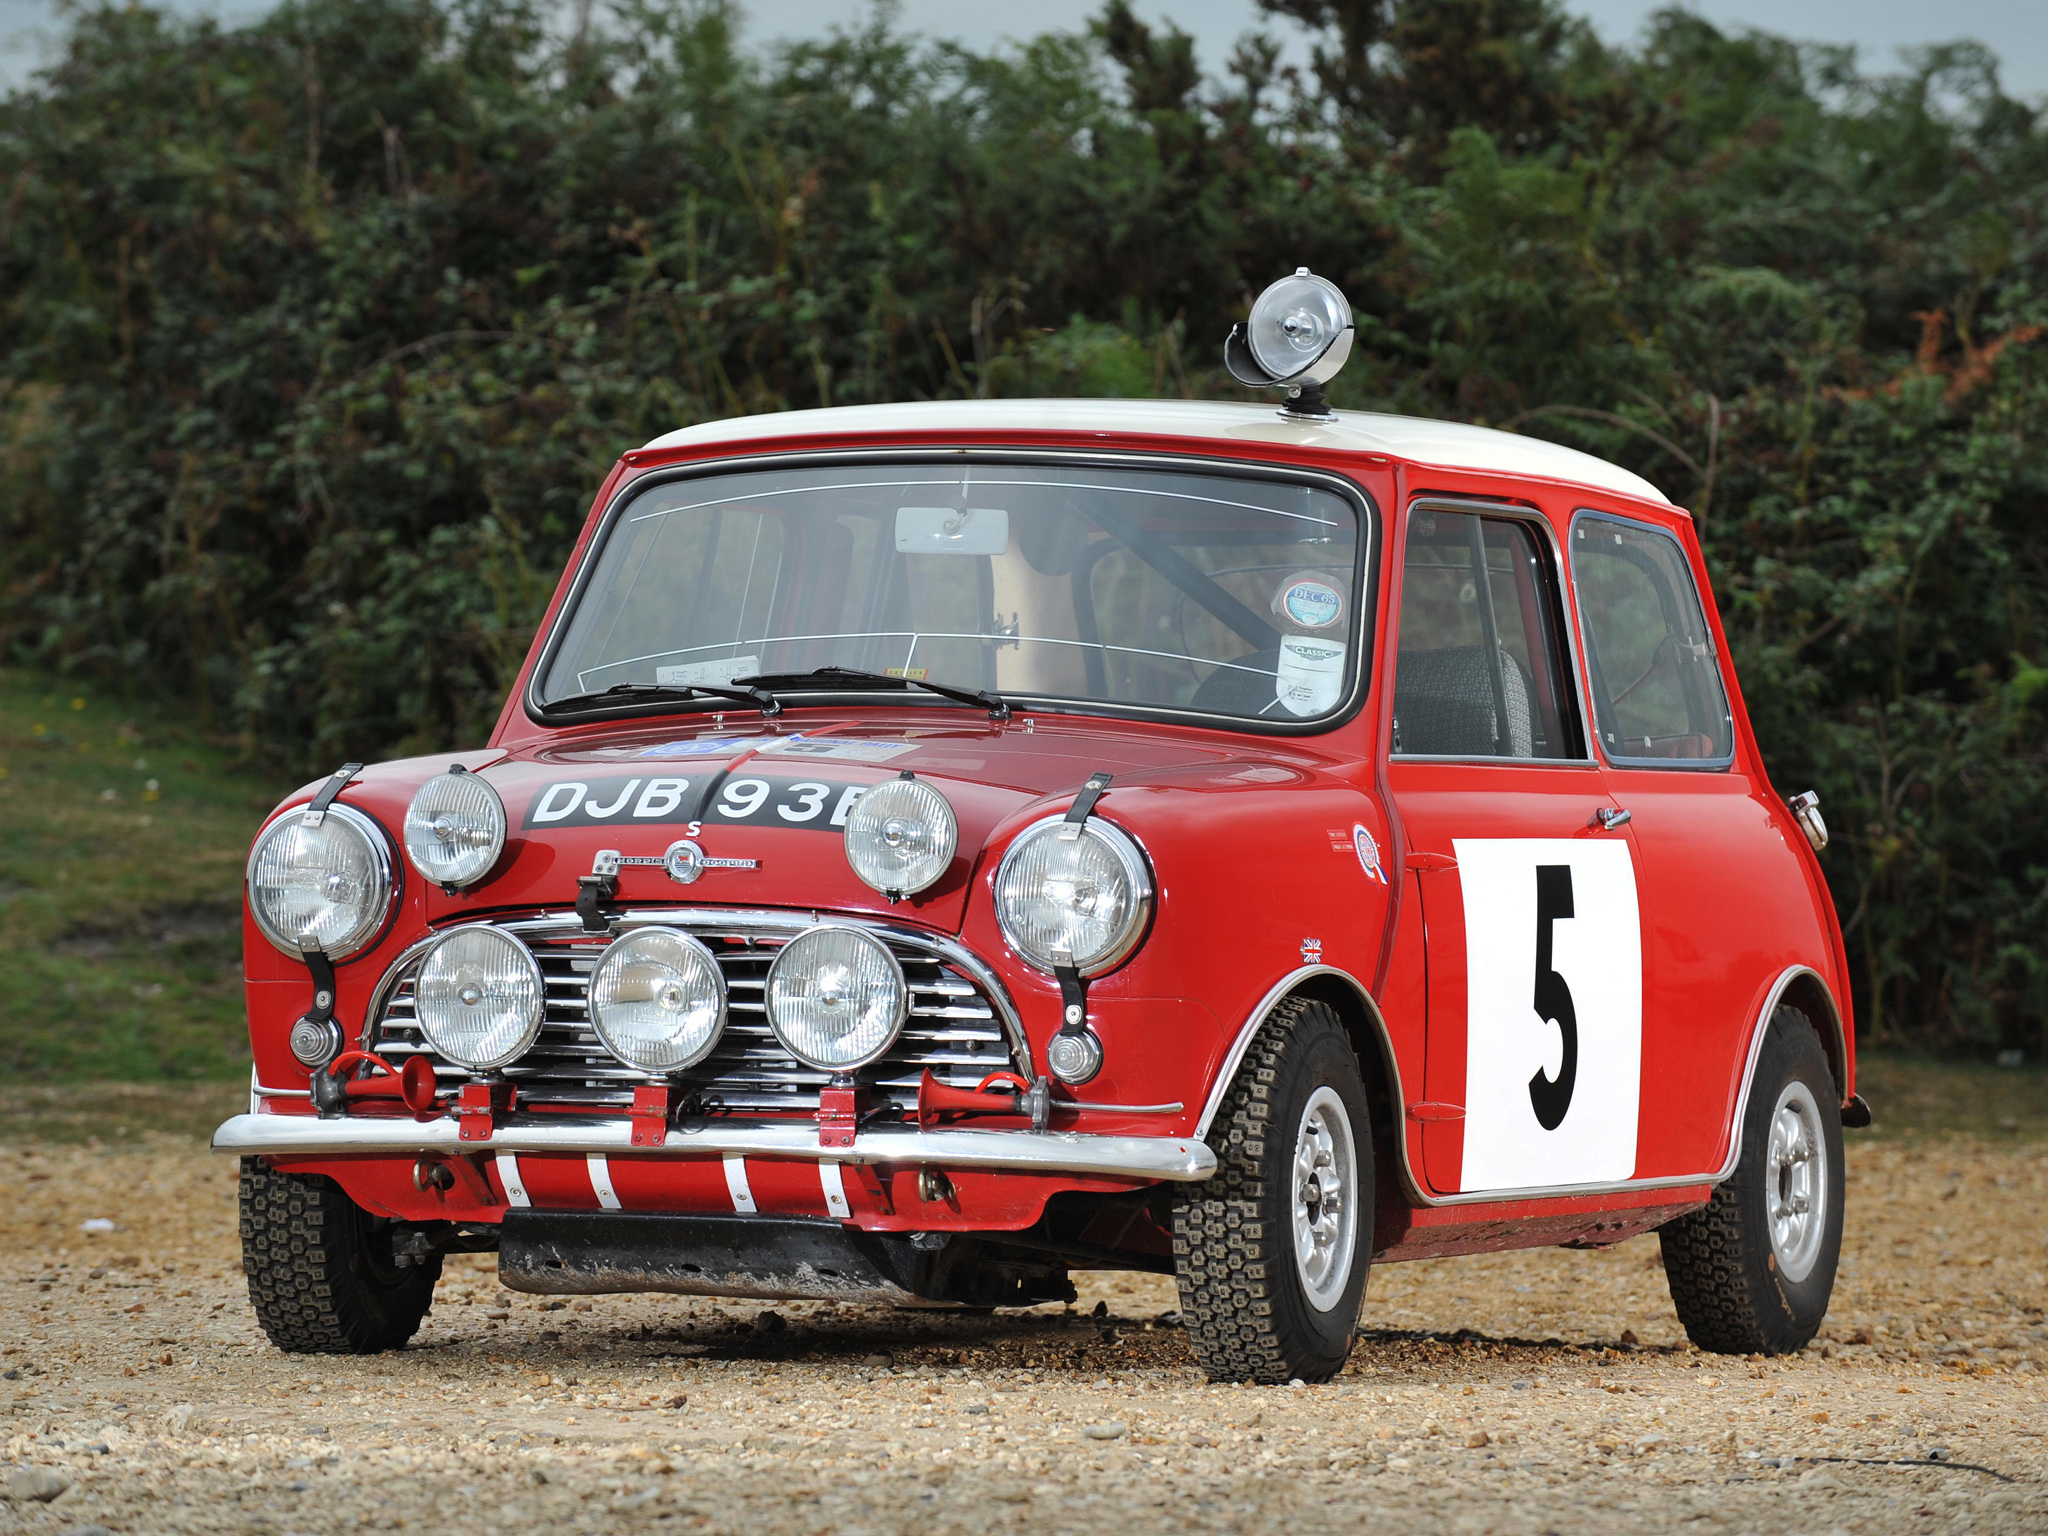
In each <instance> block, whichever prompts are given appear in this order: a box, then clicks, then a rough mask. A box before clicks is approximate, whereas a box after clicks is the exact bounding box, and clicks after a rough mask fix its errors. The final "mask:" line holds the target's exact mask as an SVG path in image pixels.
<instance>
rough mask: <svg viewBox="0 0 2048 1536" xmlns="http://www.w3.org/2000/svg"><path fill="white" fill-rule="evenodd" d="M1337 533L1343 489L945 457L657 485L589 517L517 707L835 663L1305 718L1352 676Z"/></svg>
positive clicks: (1351, 627)
mask: <svg viewBox="0 0 2048 1536" xmlns="http://www.w3.org/2000/svg"><path fill="white" fill-rule="evenodd" d="M1360 540H1361V529H1360V513H1359V509H1358V507H1357V506H1356V505H1355V504H1354V503H1353V502H1352V501H1351V500H1350V499H1349V498H1347V497H1345V496H1343V495H1340V494H1338V493H1337V492H1336V491H1334V490H1332V489H1329V488H1328V487H1327V486H1325V485H1321V484H1310V483H1307V482H1304V481H1300V480H1289V479H1285V478H1280V477H1277V476H1269V475H1259V474H1230V473H1224V472H1216V473H1207V472H1201V471H1189V470H1185V469H1179V468H1175V469H1166V468H1158V469H1152V468H1142V467H1108V466H1097V465H1076V464H1019V463H1005V462H995V461H965V462H963V461H962V460H960V459H958V458H956V459H953V460H951V461H950V462H948V463H947V464H945V465H943V466H939V465H906V464H873V465H865V466H863V465H858V464H844V463H839V464H833V465H830V466H817V465H812V466H808V467H794V466H792V467H789V468H775V469H764V470H754V471H750V472H746V473H740V474H725V475H710V476H705V475H698V476H692V477H690V478H685V479H675V480H669V481H666V482H664V483H659V484H656V485H653V486H650V487H649V488H647V489H646V490H644V491H641V492H640V493H639V494H638V495H636V496H634V497H633V498H632V499H631V500H629V501H628V502H626V503H625V504H624V505H623V506H622V507H621V508H620V509H619V510H618V512H617V514H616V515H615V517H614V518H613V520H612V521H611V522H610V524H609V525H608V528H607V532H606V534H605V537H604V540H603V543H602V546H601V548H600V549H599V551H598V553H597V555H596V557H595V564H594V566H593V568H592V569H591V571H590V573H589V576H588V579H587V580H585V581H584V582H582V583H581V584H580V586H579V588H578V595H577V597H576V598H575V600H574V605H573V607H572V608H571V609H570V610H569V611H568V612H567V613H566V614H565V615H564V618H563V620H562V622H561V625H560V627H559V628H558V630H557V636H558V639H557V641H556V643H555V644H554V645H553V646H552V648H551V651H550V653H549V657H548V660H547V662H546V663H545V666H544V670H543V671H542V673H541V675H540V679H539V681H538V683H537V685H536V687H535V690H534V702H535V703H536V704H537V705H539V706H540V707H541V708H543V709H545V708H546V707H547V706H548V705H549V704H550V703H551V702H557V701H562V700H567V699H570V698H575V697H579V696H585V695H589V694H593V693H602V692H603V691H604V690H606V689H608V688H613V687H616V686H618V685H619V684H643V685H656V686H661V685H666V686H669V687H676V688H682V687H689V686H693V685H704V686H726V685H729V684H730V683H731V682H732V681H733V680H734V679H735V678H746V677H752V676H757V675H767V674H790V673H807V672H811V671H814V670H816V669H818V668H821V667H847V668H858V669H861V670H863V671H868V672H880V673H887V674H889V675H891V676H896V677H905V678H918V679H924V680H927V681H930V682H933V683H941V684H947V685H950V686H953V687H958V688H971V689H985V690H991V691H993V692H996V693H999V694H1001V695H1003V696H1004V697H1005V698H1008V699H1010V700H1013V701H1015V700H1020V699H1039V700H1045V701H1048V702H1052V703H1060V702H1069V701H1071V702H1077V703H1085V704H1090V705H1097V706H1111V707H1115V706H1124V707H1130V708H1133V709H1145V710H1177V711H1192V712H1197V713H1201V714H1210V715H1224V716H1234V717H1239V718H1242V719H1246V720H1264V721H1278V722H1295V723H1300V722H1307V721H1311V720H1314V719H1316V718H1318V717H1321V716H1326V715H1329V714H1331V713H1332V712H1334V711H1336V710H1337V709H1338V708H1339V707H1340V706H1341V705H1342V704H1343V702H1344V701H1345V699H1347V698H1348V697H1349V696H1350V693H1351V689H1352V682H1353V679H1354V677H1355V676H1356V675H1357V669H1358V664H1359V658H1358V656H1357V655H1356V654H1355V652H1356V649H1357V637H1358V636H1359V635H1360V634H1362V633H1364V630H1363V627H1362V626H1361V625H1360V623H1359V622H1358V615H1357V613H1356V612H1355V611H1354V610H1355V607H1356V593H1357V572H1358V570H1359V569H1360V560H1359V546H1360ZM775 686H776V688H777V689H778V691H782V692H790V691H798V690H797V689H796V688H795V685H791V684H786V683H781V682H778V683H777V684H775ZM934 702H936V701H934Z"/></svg>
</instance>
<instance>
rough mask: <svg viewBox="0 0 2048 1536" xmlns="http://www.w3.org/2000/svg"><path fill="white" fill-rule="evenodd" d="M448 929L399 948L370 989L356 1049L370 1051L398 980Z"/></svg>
mask: <svg viewBox="0 0 2048 1536" xmlns="http://www.w3.org/2000/svg"><path fill="white" fill-rule="evenodd" d="M476 921H478V922H488V921H490V919H488V918H478V919H476ZM449 926H450V927H461V926H462V925H461V924H459V923H453V924H450V925H449ZM447 931H448V929H446V928H436V929H435V930H433V932H431V933H429V934H428V935H427V936H426V937H425V938H423V939H415V940H413V942H412V943H410V944H408V945H406V946H405V948H404V949H401V950H400V951H399V952H398V958H397V959H396V960H394V961H392V962H391V964H390V965H388V966H386V967H385V969H384V974H383V975H382V976H380V977H378V978H377V986H376V990H374V991H373V992H371V993H370V1004H369V1006H368V1007H367V1008H365V1009H364V1010H363V1022H362V1024H361V1026H360V1027H359V1028H358V1029H357V1030H356V1049H357V1050H359V1051H367V1050H368V1049H370V1036H371V1034H372V1032H373V1031H374V1030H375V1029H376V1027H377V1026H378V1025H379V1024H381V1023H382V1022H383V1021H384V1010H385V1008H386V1007H387V1006H389V1004H390V1002H391V994H392V993H393V992H396V991H397V990H398V984H399V983H400V982H401V981H403V980H404V979H405V973H406V970H407V969H408V968H409V967H410V966H411V965H412V963H413V962H414V961H415V960H417V959H419V957H420V956H421V955H424V954H425V953H426V952H427V951H428V950H430V949H432V948H433V947H434V946H435V945H436V944H438V943H440V942H441V935H442V934H444V933H446V932H447Z"/></svg>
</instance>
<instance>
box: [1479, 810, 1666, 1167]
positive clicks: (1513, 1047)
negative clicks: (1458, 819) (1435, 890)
mask: <svg viewBox="0 0 2048 1536" xmlns="http://www.w3.org/2000/svg"><path fill="white" fill-rule="evenodd" d="M1452 846H1453V848H1454V849H1455V850H1456V853H1457V859H1458V880H1459V884H1460V885H1461V886H1462V887H1463V889H1464V894H1465V982H1466V1013H1465V1031H1466V1033H1465V1048H1466V1053H1465V1154H1464V1176H1463V1179H1462V1180H1461V1187H1462V1188H1464V1189H1467V1190H1487V1189H1526V1188H1532V1187H1537V1186H1548V1185H1558V1184H1596V1183H1608V1182H1612V1181H1617V1180H1622V1179H1627V1178H1630V1177H1633V1176H1634V1174H1635V1167H1636V1121H1637V1116H1638V1113H1639V1110H1640V1108H1641V1098H1642V1063H1643V940H1642V925H1641V920H1640V917H1639V915H1638V912H1637V906H1636V874H1635V863H1634V860H1633V857H1632V856H1631V854H1630V851H1629V845H1628V844H1627V843H1626V842H1622V841H1613V842H1595V841H1592V840H1591V839H1579V838H1499V839H1494V838H1458V839H1455V840H1454V841H1453V844H1452Z"/></svg>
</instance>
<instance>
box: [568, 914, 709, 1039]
mask: <svg viewBox="0 0 2048 1536" xmlns="http://www.w3.org/2000/svg"><path fill="white" fill-rule="evenodd" d="M725 1001H726V1000H725V977H724V976H723V975H721V974H720V973H719V969H718V962H717V961H716V960H714V959H713V958H712V956H711V951H710V950H708V949H706V948H705V947H704V945H703V944H702V943H701V942H700V941H699V940H697V939H695V938H693V937H691V936H690V935H689V934H687V933H684V932H682V931H681V930H680V929H676V928H641V929H638V930H636V931H635V932H633V933H631V934H628V935H627V936H626V937H625V938H623V939H620V940H619V941H618V942H617V943H615V944H613V945H612V947H611V948H610V949H608V950H606V951H605V955H604V959H603V960H601V961H599V962H598V966H597V971H596V973H595V974H593V975H592V976H591V978H590V1022H591V1027H592V1028H593V1029H595V1030H596V1031H597V1038H598V1039H599V1040H601V1041H603V1042H604V1047H605V1049H606V1050H608V1051H610V1052H611V1053H612V1054H613V1055H614V1056H616V1057H618V1058H619V1060H621V1061H623V1062H624V1063H625V1064H626V1065H627V1066H629V1067H634V1068H637V1069H638V1070H640V1071H642V1072H647V1073H651V1074H653V1075H656V1076H661V1075H665V1074H667V1073H670V1072H680V1071H682V1070H683V1069H684V1068H685V1067H693V1066H695V1065H696V1064H697V1063H698V1062H700V1061H702V1060H703V1059H704V1058H705V1057H706V1056H708V1055H710V1054H711V1048H712V1047H713V1046H714V1045H716V1044H718V1036H719V1033H720V1031H722V1030H723V1029H724V1028H725Z"/></svg>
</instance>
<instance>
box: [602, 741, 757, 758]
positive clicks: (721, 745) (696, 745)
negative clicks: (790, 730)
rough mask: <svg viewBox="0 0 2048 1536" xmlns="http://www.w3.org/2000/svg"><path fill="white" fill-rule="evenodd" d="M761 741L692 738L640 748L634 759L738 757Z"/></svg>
mask: <svg viewBox="0 0 2048 1536" xmlns="http://www.w3.org/2000/svg"><path fill="white" fill-rule="evenodd" d="M760 740H761V738H760V737H758V736H692V737H690V738H688V739H687V740H685V741H664V742H658V743H657V744H655V745H654V746H651V747H642V748H641V749H640V750H639V751H638V752H635V753H634V754H633V756H635V757H656V758H661V757H738V756H739V755H740V754H741V753H742V752H744V751H746V750H747V749H748V748H749V747H752V746H754V745H755V744H756V743H758V742H759V741H760Z"/></svg>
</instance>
